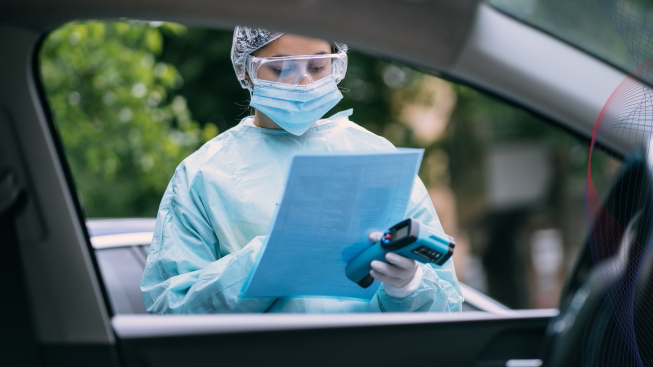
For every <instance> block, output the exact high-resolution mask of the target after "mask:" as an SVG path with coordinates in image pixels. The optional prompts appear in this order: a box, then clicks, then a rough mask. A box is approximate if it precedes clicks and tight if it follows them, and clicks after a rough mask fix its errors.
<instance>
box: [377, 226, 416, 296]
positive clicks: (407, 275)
mask: <svg viewBox="0 0 653 367" xmlns="http://www.w3.org/2000/svg"><path fill="white" fill-rule="evenodd" d="M382 235H383V233H381V232H374V233H372V234H370V235H369V239H370V240H372V241H374V242H378V241H379V240H380V239H381V236H382ZM385 259H386V261H387V263H386V262H383V261H377V260H374V261H372V263H371V264H370V266H371V267H372V271H370V275H371V276H372V278H374V279H376V280H379V281H381V282H383V283H384V286H385V290H386V292H388V294H389V295H390V296H393V297H397V298H403V297H406V296H408V295H409V294H411V293H413V292H414V291H415V290H416V289H417V288H418V287H419V285H420V283H421V282H422V275H423V271H422V268H421V267H420V266H419V263H418V262H417V261H415V260H413V259H409V258H407V257H403V256H401V255H398V254H395V253H393V252H389V253H387V254H386V255H385Z"/></svg>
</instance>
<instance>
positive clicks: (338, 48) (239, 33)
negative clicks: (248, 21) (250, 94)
mask: <svg viewBox="0 0 653 367" xmlns="http://www.w3.org/2000/svg"><path fill="white" fill-rule="evenodd" d="M284 33H285V32H277V31H273V30H268V29H263V28H250V27H244V26H236V28H235V29H234V39H233V43H232V44H231V63H232V64H233V65H234V71H235V72H236V77H237V78H238V81H239V82H240V85H241V86H242V87H243V88H245V89H249V90H250V91H251V90H252V86H251V84H250V83H249V82H247V80H245V70H246V68H245V62H246V60H247V55H249V54H251V53H252V52H254V51H256V50H258V49H259V48H261V47H263V46H265V45H267V44H268V43H270V42H272V41H274V40H276V39H277V38H279V37H281V36H283V35H284ZM331 48H332V49H333V52H345V53H346V52H347V49H348V47H347V45H346V44H344V43H340V42H331Z"/></svg>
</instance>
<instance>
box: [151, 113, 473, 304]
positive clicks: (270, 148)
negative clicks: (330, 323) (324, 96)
mask: <svg viewBox="0 0 653 367" xmlns="http://www.w3.org/2000/svg"><path fill="white" fill-rule="evenodd" d="M349 115H351V110H348V111H343V112H341V113H339V114H336V115H334V116H332V117H331V118H329V119H326V120H320V121H319V124H318V126H313V127H311V128H310V129H309V131H307V132H306V133H305V134H303V135H301V136H294V135H292V134H290V133H288V132H286V131H284V130H273V129H263V128H258V127H255V126H247V125H251V123H250V124H248V123H247V119H251V118H252V117H248V118H246V119H243V121H241V123H240V124H239V125H237V126H235V127H233V128H232V129H229V130H227V131H225V132H224V133H222V134H220V135H219V136H217V137H215V138H214V139H212V140H211V141H209V142H207V143H206V144H204V146H202V147H201V148H200V149H199V150H198V151H196V152H195V153H193V154H192V155H190V156H189V157H188V158H186V159H185V160H184V161H183V162H182V163H181V164H180V165H179V166H178V167H177V170H176V172H175V174H174V176H173V177H172V179H171V180H170V183H169V184H168V188H167V189H166V191H165V194H164V195H163V199H162V200H161V205H160V207H159V212H158V215H157V221H156V227H155V229H154V236H153V238H152V246H151V247H150V253H149V255H148V257H147V264H146V266H145V273H144V274H143V280H142V281H141V291H142V293H143V298H144V300H145V308H146V309H147V311H148V312H150V313H225V312H304V313H316V312H379V311H381V312H396V311H441V312H460V311H461V306H462V301H463V298H462V292H461V290H460V286H459V284H458V279H457V278H456V274H455V271H454V266H453V262H452V261H451V260H449V261H448V262H447V263H446V264H445V265H443V266H442V267H438V266H431V265H423V264H422V265H420V266H422V268H423V270H424V276H423V279H422V282H421V285H420V286H419V288H418V289H417V290H416V291H415V292H413V293H412V294H411V295H409V296H407V297H405V298H395V297H392V296H390V295H388V293H387V292H386V291H385V290H384V288H383V285H382V286H381V287H380V288H379V290H378V291H377V293H376V295H375V296H374V297H373V298H372V300H371V301H370V302H365V301H355V300H350V299H347V300H345V299H343V300H339V299H333V298H288V299H285V298H284V299H282V298H279V299H276V298H263V299H261V298H240V297H239V294H240V292H241V288H242V287H243V285H244V283H245V281H246V280H247V278H248V275H249V272H250V270H251V269H252V266H253V264H254V262H255V259H256V258H257V254H258V253H259V251H260V250H261V248H262V245H263V242H264V241H265V237H264V236H265V235H266V234H267V232H268V228H269V226H270V225H271V224H272V220H273V216H274V213H275V207H276V205H277V204H278V203H279V201H280V198H281V196H282V193H283V188H284V186H283V185H284V179H285V175H286V170H287V169H288V167H289V164H290V159H291V157H292V156H293V154H295V153H298V152H303V151H352V150H366V151H374V150H377V151H391V150H394V149H395V147H394V146H393V145H392V144H391V143H390V142H388V141H387V140H386V139H384V138H382V137H379V136H377V135H374V134H372V133H371V132H369V131H367V130H365V129H363V128H362V127H360V126H358V125H356V124H354V123H353V122H351V121H349V119H348V116H349ZM408 217H412V218H415V219H418V220H420V221H421V222H423V223H425V224H428V225H430V226H433V227H436V228H440V229H441V228H442V226H441V224H440V220H439V219H438V215H437V214H436V212H435V208H434V207H433V204H432V202H431V199H430V197H429V195H428V192H427V191H426V188H425V187H424V184H423V183H422V181H421V180H420V179H419V178H417V179H416V180H415V186H414V188H413V193H412V198H411V201H410V203H409V205H408V210H407V213H406V218H408Z"/></svg>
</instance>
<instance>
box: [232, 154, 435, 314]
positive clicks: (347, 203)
mask: <svg viewBox="0 0 653 367" xmlns="http://www.w3.org/2000/svg"><path fill="white" fill-rule="evenodd" d="M423 154H424V150H422V149H398V150H397V151H393V152H388V153H369V154H365V153H357V154H352V153H346V154H344V153H342V154H338V153H336V154H334V153H328V154H327V153H316V154H302V155H297V156H295V157H293V160H292V163H291V167H290V170H289V172H288V177H287V179H286V187H285V190H284V194H283V199H282V201H281V204H280V205H279V207H278V210H277V214H276V217H275V219H274V223H273V225H272V229H271V231H270V233H269V235H268V237H267V242H266V244H265V247H264V249H263V251H261V254H259V259H258V260H257V263H256V265H255V266H254V268H253V269H252V272H251V273H250V277H249V279H248V281H247V284H246V286H245V287H244V291H243V293H242V294H241V297H271V298H272V297H274V298H291V297H337V298H355V299H364V300H368V301H369V300H371V299H372V297H373V296H374V294H375V293H376V291H377V289H378V287H379V286H380V283H379V282H378V281H375V282H374V284H372V285H371V286H370V287H368V288H367V289H363V288H361V287H360V286H358V285H357V284H356V283H354V282H352V281H351V280H349V279H348V278H347V277H346V275H345V267H346V266H347V263H348V262H349V260H351V259H352V258H354V257H355V256H356V255H358V254H359V253H361V252H362V251H363V250H365V249H366V248H367V247H368V246H370V245H371V243H370V241H369V240H368V238H367V236H368V235H369V234H370V233H371V232H375V231H381V232H384V231H386V230H387V229H388V228H389V227H391V226H392V225H394V224H396V223H397V222H399V221H401V220H402V219H404V215H405V214H406V211H407V207H408V203H409V201H410V196H411V193H412V189H413V184H414V181H415V177H416V175H417V173H418V170H419V166H420V164H421V161H422V156H423Z"/></svg>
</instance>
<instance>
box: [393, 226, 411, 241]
mask: <svg viewBox="0 0 653 367" xmlns="http://www.w3.org/2000/svg"><path fill="white" fill-rule="evenodd" d="M406 236H408V226H403V227H401V228H399V229H398V230H397V231H396V232H395V236H394V240H395V241H398V240H400V239H402V238H404V237H406ZM393 242H394V241H393Z"/></svg>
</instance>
